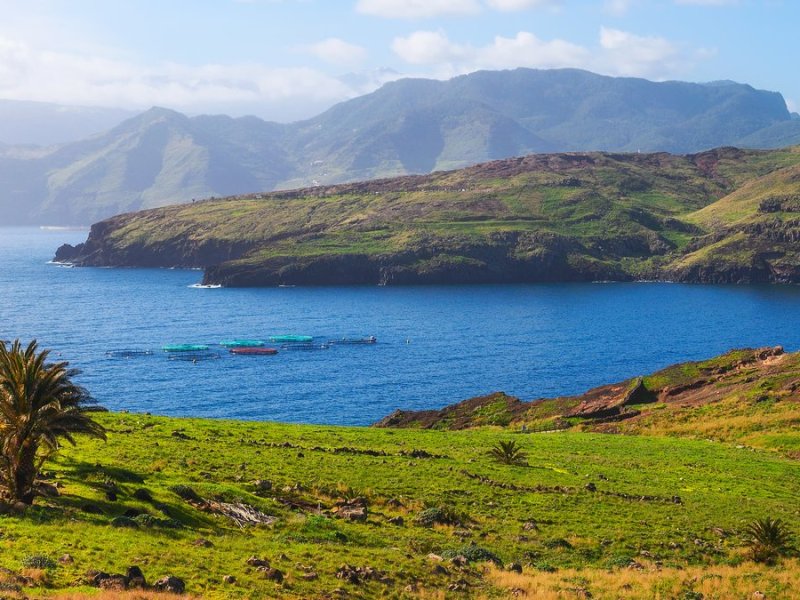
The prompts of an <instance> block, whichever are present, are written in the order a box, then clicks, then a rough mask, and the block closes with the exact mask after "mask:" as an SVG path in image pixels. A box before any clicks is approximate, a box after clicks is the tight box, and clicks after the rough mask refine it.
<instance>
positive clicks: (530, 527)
mask: <svg viewBox="0 0 800 600" xmlns="http://www.w3.org/2000/svg"><path fill="white" fill-rule="evenodd" d="M522 530H523V531H539V526H538V525H537V524H536V521H525V522H524V523H523V524H522Z"/></svg>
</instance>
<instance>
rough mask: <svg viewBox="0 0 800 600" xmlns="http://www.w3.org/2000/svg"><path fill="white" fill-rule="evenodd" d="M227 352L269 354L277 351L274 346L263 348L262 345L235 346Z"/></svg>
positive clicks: (256, 354)
mask: <svg viewBox="0 0 800 600" xmlns="http://www.w3.org/2000/svg"><path fill="white" fill-rule="evenodd" d="M228 352H230V353H231V354H236V355H237V356H239V355H245V356H270V355H272V354H277V353H278V351H277V350H276V349H275V348H264V347H263V346H240V347H236V348H230V349H229V350H228Z"/></svg>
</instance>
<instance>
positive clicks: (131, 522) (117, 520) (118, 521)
mask: <svg viewBox="0 0 800 600" xmlns="http://www.w3.org/2000/svg"><path fill="white" fill-rule="evenodd" d="M111 526H112V527H131V528H133V529H136V528H138V527H139V523H137V522H136V520H135V519H132V518H130V517H125V516H121V517H114V518H113V519H111Z"/></svg>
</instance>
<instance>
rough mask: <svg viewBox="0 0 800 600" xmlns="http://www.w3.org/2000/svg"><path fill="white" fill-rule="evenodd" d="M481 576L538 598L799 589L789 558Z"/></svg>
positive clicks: (736, 594) (798, 568) (777, 593)
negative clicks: (777, 561) (764, 562)
mask: <svg viewBox="0 0 800 600" xmlns="http://www.w3.org/2000/svg"><path fill="white" fill-rule="evenodd" d="M486 577H487V580H488V581H489V582H490V583H491V584H492V585H495V586H497V587H499V588H501V589H503V590H506V591H508V593H509V594H510V595H511V596H512V597H519V598H536V599H537V600H556V599H562V598H581V597H585V598H589V597H591V598H595V599H596V600H601V599H609V600H611V599H614V600H616V599H626V600H640V599H641V600H671V599H673V598H687V599H688V598H703V600H733V599H737V598H741V599H743V600H744V599H748V600H749V599H752V598H759V597H766V598H769V599H770V600H779V599H787V600H788V599H789V598H796V597H797V596H796V593H797V590H798V589H799V588H800V563H798V561H797V560H796V559H793V560H787V561H784V562H782V563H780V564H779V565H777V566H775V567H767V566H764V565H757V564H754V563H750V562H748V563H744V564H741V565H739V566H735V567H733V566H711V567H689V568H685V569H676V568H662V569H658V568H655V567H653V566H648V567H644V569H643V570H636V569H619V570H616V569H615V570H611V571H607V570H602V569H564V570H559V571H557V572H555V573H545V572H538V571H525V572H524V573H521V574H519V573H513V572H509V571H503V570H500V569H498V568H496V567H490V568H489V569H488V571H487V575H486ZM757 592H760V593H761V594H764V596H760V595H759V594H758V593H757Z"/></svg>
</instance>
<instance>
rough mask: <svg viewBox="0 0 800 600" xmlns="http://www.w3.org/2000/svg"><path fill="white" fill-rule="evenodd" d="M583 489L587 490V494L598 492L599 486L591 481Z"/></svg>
mask: <svg viewBox="0 0 800 600" xmlns="http://www.w3.org/2000/svg"><path fill="white" fill-rule="evenodd" d="M583 489H585V490H586V491H587V492H596V491H597V486H596V485H595V484H593V483H592V482H591V481H590V482H589V483H587V484H586V485H585V486H583Z"/></svg>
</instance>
